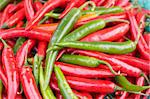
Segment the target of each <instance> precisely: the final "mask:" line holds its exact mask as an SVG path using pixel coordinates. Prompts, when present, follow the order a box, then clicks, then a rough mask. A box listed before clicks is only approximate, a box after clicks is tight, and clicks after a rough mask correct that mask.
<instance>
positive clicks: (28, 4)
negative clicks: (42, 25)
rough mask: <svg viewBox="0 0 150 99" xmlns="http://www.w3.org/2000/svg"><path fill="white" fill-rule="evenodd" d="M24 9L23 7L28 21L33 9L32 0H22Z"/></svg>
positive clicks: (31, 16) (32, 14)
mask: <svg viewBox="0 0 150 99" xmlns="http://www.w3.org/2000/svg"><path fill="white" fill-rule="evenodd" d="M24 9H25V15H26V18H27V20H28V21H30V20H31V19H32V18H33V17H34V15H35V12H34V9H33V0H24Z"/></svg>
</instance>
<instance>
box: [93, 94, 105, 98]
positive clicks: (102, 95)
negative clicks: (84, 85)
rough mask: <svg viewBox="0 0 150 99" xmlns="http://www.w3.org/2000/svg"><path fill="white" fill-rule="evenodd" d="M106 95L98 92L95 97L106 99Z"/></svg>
mask: <svg viewBox="0 0 150 99" xmlns="http://www.w3.org/2000/svg"><path fill="white" fill-rule="evenodd" d="M105 96H106V95H105V94H97V95H96V97H95V99H104V97H105Z"/></svg>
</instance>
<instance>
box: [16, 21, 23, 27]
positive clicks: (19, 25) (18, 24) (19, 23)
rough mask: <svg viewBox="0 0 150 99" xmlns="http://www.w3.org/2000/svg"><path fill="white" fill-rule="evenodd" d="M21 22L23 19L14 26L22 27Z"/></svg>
mask: <svg viewBox="0 0 150 99" xmlns="http://www.w3.org/2000/svg"><path fill="white" fill-rule="evenodd" d="M23 24H24V22H23V21H20V22H18V23H17V25H16V28H20V27H22V26H23Z"/></svg>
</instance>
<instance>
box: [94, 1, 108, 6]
mask: <svg viewBox="0 0 150 99" xmlns="http://www.w3.org/2000/svg"><path fill="white" fill-rule="evenodd" d="M91 1H93V2H95V4H96V6H101V5H102V4H103V3H104V2H105V0H91Z"/></svg>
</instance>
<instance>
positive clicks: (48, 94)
mask: <svg viewBox="0 0 150 99" xmlns="http://www.w3.org/2000/svg"><path fill="white" fill-rule="evenodd" d="M39 65H40V66H39V71H40V72H39V73H40V74H39V83H40V90H41V93H42V96H43V98H44V99H56V98H55V96H54V94H53V92H52V90H51V89H50V87H49V86H48V87H47V88H46V90H43V85H44V74H43V68H42V65H41V64H39Z"/></svg>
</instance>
